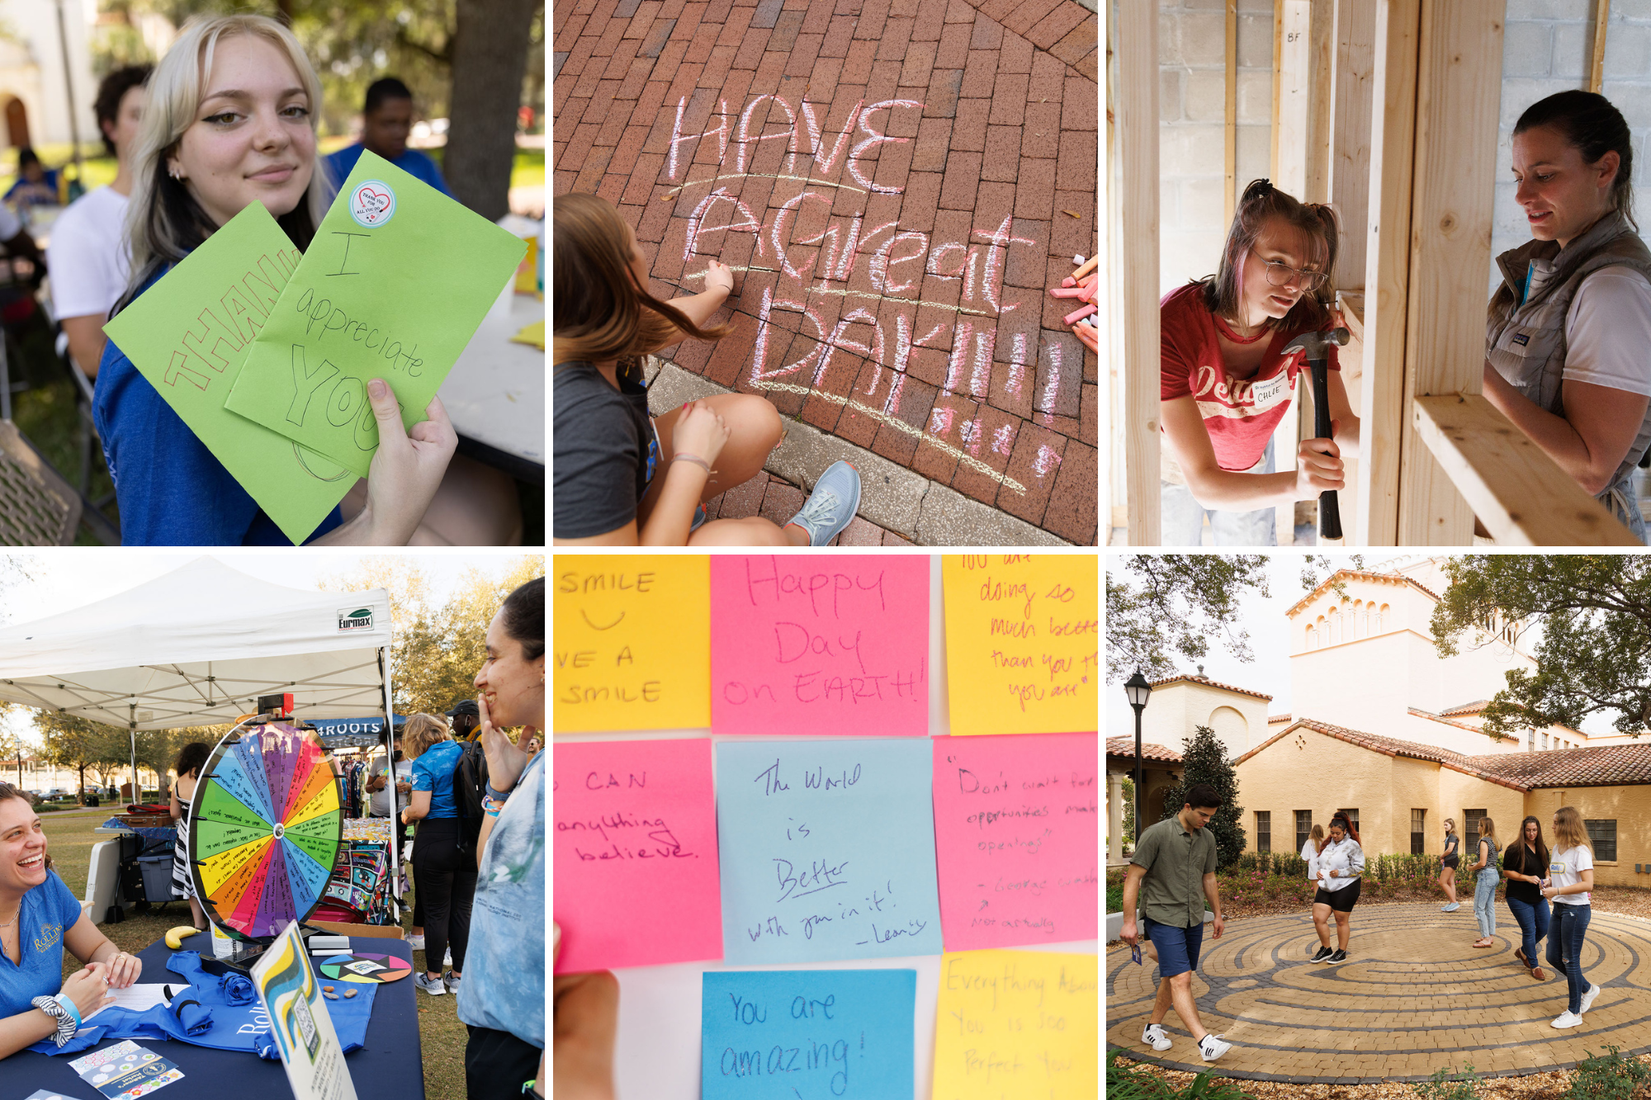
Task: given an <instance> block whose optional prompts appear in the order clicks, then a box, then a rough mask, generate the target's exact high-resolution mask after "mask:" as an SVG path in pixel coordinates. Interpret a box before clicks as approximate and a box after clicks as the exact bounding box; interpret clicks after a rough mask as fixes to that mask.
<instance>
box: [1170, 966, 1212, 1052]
mask: <svg viewBox="0 0 1651 1100" xmlns="http://www.w3.org/2000/svg"><path fill="white" fill-rule="evenodd" d="M1169 994H1170V998H1171V1000H1173V1001H1174V1003H1175V1014H1176V1015H1177V1016H1179V1017H1181V1022H1182V1023H1184V1024H1186V1025H1187V1030H1188V1031H1190V1032H1192V1041H1193V1042H1195V1043H1198V1042H1202V1041H1203V1039H1204V1036H1206V1035H1208V1034H1209V1032H1207V1031H1205V1030H1204V1025H1203V1024H1202V1023H1201V1022H1199V1019H1198V1006H1197V1005H1196V1004H1194V1003H1193V1000H1192V971H1190V970H1187V971H1183V972H1182V973H1180V974H1177V975H1175V977H1173V978H1171V979H1170V980H1169Z"/></svg>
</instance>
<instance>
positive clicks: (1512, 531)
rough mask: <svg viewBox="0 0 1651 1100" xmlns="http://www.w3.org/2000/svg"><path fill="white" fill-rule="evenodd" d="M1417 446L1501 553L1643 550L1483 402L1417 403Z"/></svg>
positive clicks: (1467, 397) (1463, 398) (1471, 398)
mask: <svg viewBox="0 0 1651 1100" xmlns="http://www.w3.org/2000/svg"><path fill="white" fill-rule="evenodd" d="M1412 410H1413V416H1412V420H1413V422H1414V423H1415V426H1416V434H1417V437H1418V439H1420V441H1421V442H1422V443H1423V444H1424V445H1426V446H1427V448H1428V449H1429V451H1430V452H1431V453H1432V456H1433V458H1434V460H1435V461H1437V462H1438V464H1439V466H1440V467H1441V469H1443V470H1444V471H1445V473H1446V474H1447V475H1448V476H1449V478H1450V480H1451V482H1452V484H1453V485H1454V486H1455V488H1456V489H1457V490H1459V491H1460V492H1461V493H1462V495H1463V497H1464V498H1465V499H1466V500H1467V502H1468V504H1469V505H1471V506H1472V508H1473V512H1474V514H1475V515H1477V516H1478V517H1479V520H1480V522H1481V523H1483V524H1484V525H1485V529H1486V530H1487V531H1489V532H1490V533H1491V536H1492V537H1493V538H1495V539H1496V542H1497V545H1499V546H1636V547H1637V546H1639V545H1640V543H1639V540H1637V539H1635V538H1634V536H1633V535H1631V534H1629V533H1628V529H1627V528H1626V527H1624V526H1623V525H1622V524H1621V523H1619V522H1618V521H1617V520H1616V519H1615V518H1614V517H1612V515H1611V514H1610V513H1609V512H1607V511H1606V510H1605V509H1604V508H1603V507H1602V506H1601V505H1600V503H1599V502H1598V501H1596V500H1595V499H1594V498H1593V497H1591V496H1589V495H1588V494H1587V492H1585V491H1584V490H1583V488H1582V486H1580V485H1578V484H1577V483H1576V480H1575V479H1574V478H1572V477H1571V475H1570V474H1567V473H1566V472H1565V471H1564V470H1562V469H1560V467H1559V464H1558V463H1557V462H1555V461H1554V460H1553V459H1552V458H1550V457H1549V456H1548V454H1547V453H1546V452H1545V451H1543V450H1542V448H1541V447H1538V446H1537V445H1536V444H1535V443H1534V442H1532V440H1531V438H1530V437H1529V436H1527V435H1526V434H1525V433H1524V432H1522V431H1520V430H1519V429H1518V428H1517V427H1515V426H1514V424H1513V422H1512V421H1510V420H1509V419H1508V418H1507V417H1505V416H1503V415H1502V414H1501V412H1499V411H1498V410H1497V409H1496V407H1495V406H1493V405H1492V404H1491V403H1490V401H1489V400H1487V399H1486V398H1484V397H1483V396H1481V395H1479V394H1463V395H1460V396H1444V397H1418V398H1416V400H1415V401H1414V402H1413V403H1412Z"/></svg>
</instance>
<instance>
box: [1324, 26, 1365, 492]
mask: <svg viewBox="0 0 1651 1100" xmlns="http://www.w3.org/2000/svg"><path fill="white" fill-rule="evenodd" d="M1334 23H1335V27H1334V35H1335V55H1334V57H1333V59H1332V62H1331V68H1332V70H1333V76H1332V80H1331V86H1332V88H1333V89H1334V93H1335V96H1334V98H1335V118H1334V121H1333V123H1332V128H1331V136H1330V185H1329V194H1330V200H1329V201H1330V203H1331V205H1333V206H1334V207H1335V210H1336V216H1337V217H1338V218H1339V219H1340V220H1341V250H1340V253H1339V254H1338V256H1337V257H1336V270H1335V272H1334V277H1333V280H1332V283H1333V285H1334V286H1336V287H1337V288H1339V289H1342V290H1359V289H1362V288H1363V287H1364V276H1365V257H1366V255H1367V254H1368V253H1367V238H1368V237H1369V234H1370V143H1371V119H1372V114H1373V109H1374V106H1375V103H1374V100H1373V98H1372V97H1373V95H1374V92H1375V79H1376V5H1375V4H1372V3H1371V2H1370V0H1335V20H1334ZM1346 518H1347V517H1346V513H1343V520H1344V522H1345V520H1346Z"/></svg>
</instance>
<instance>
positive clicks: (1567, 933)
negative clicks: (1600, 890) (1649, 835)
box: [1542, 806, 1599, 1028]
mask: <svg viewBox="0 0 1651 1100" xmlns="http://www.w3.org/2000/svg"><path fill="white" fill-rule="evenodd" d="M1548 858H1549V862H1548V881H1547V883H1546V884H1545V885H1544V886H1543V888H1542V896H1543V897H1545V898H1547V899H1548V900H1549V901H1551V902H1553V906H1554V913H1553V921H1552V923H1551V924H1550V925H1549V928H1548V965H1549V966H1552V967H1553V968H1554V969H1556V970H1560V969H1562V970H1564V971H1565V985H1566V988H1567V990H1568V991H1569V994H1570V998H1569V1000H1567V1001H1566V1004H1565V1011H1564V1012H1562V1013H1560V1015H1559V1018H1558V1019H1556V1020H1555V1021H1554V1023H1553V1026H1554V1027H1558V1028H1567V1027H1576V1026H1577V1025H1578V1024H1580V1023H1581V1022H1582V1015H1583V1013H1585V1012H1587V1011H1588V1009H1589V1008H1590V1007H1592V1006H1593V1003H1594V998H1595V997H1598V996H1599V986H1597V985H1594V984H1593V983H1592V982H1590V981H1588V979H1586V978H1584V977H1583V976H1582V945H1583V943H1584V941H1585V940H1586V939H1587V937H1588V922H1589V920H1590V919H1592V917H1593V912H1594V910H1593V906H1592V905H1591V904H1590V898H1591V897H1592V895H1591V894H1590V893H1589V891H1591V890H1592V889H1593V888H1594V852H1593V849H1592V848H1591V847H1589V845H1588V834H1587V832H1586V831H1585V830H1584V829H1583V827H1582V815H1581V814H1580V813H1578V812H1577V808H1576V807H1575V806H1561V807H1560V808H1559V809H1557V810H1555V811H1554V849H1553V852H1552V853H1551V854H1550V855H1549V857H1548Z"/></svg>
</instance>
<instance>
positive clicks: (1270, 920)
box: [1106, 895, 1651, 1084]
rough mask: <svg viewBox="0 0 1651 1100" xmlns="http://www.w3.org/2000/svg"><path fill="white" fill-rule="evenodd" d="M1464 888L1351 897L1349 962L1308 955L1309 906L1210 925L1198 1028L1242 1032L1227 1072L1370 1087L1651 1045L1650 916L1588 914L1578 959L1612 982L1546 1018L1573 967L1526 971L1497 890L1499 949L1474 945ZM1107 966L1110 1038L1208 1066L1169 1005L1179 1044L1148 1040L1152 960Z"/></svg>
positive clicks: (1148, 1056) (1112, 1043) (1562, 1063)
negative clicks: (1456, 896)
mask: <svg viewBox="0 0 1651 1100" xmlns="http://www.w3.org/2000/svg"><path fill="white" fill-rule="evenodd" d="M1464 897H1466V898H1468V899H1469V900H1468V901H1467V902H1464V904H1463V906H1462V908H1461V909H1460V910H1458V911H1457V912H1455V913H1441V912H1439V908H1438V906H1437V905H1432V904H1427V905H1399V904H1387V905H1379V906H1370V907H1366V908H1357V907H1356V908H1355V909H1354V910H1353V939H1352V943H1351V945H1350V947H1349V949H1348V955H1349V959H1348V961H1347V962H1346V963H1343V964H1342V965H1340V966H1314V965H1312V964H1311V963H1309V962H1308V961H1307V959H1308V955H1309V952H1310V951H1316V950H1317V949H1318V936H1317V935H1316V933H1315V932H1314V931H1313V924H1312V919H1311V918H1310V917H1309V916H1308V915H1307V914H1305V913H1303V914H1302V915H1300V916H1290V917H1257V918H1251V919H1246V920H1242V921H1237V922H1234V923H1233V924H1231V925H1228V927H1227V934H1226V935H1224V936H1223V937H1222V938H1221V939H1220V940H1219V941H1216V940H1213V939H1211V938H1210V933H1209V932H1208V931H1207V930H1206V932H1205V939H1204V957H1203V959H1202V960H1201V962H1200V965H1199V973H1198V974H1197V975H1196V976H1195V978H1194V979H1193V991H1194V994H1195V996H1196V997H1197V999H1198V1013H1199V1016H1200V1017H1201V1018H1202V1020H1203V1023H1204V1026H1205V1027H1206V1028H1208V1029H1209V1030H1211V1031H1213V1032H1215V1033H1216V1034H1221V1035H1225V1037H1226V1039H1227V1041H1228V1042H1231V1043H1232V1044H1233V1049H1232V1051H1231V1052H1230V1053H1228V1054H1227V1055H1226V1056H1225V1057H1224V1058H1222V1059H1221V1060H1220V1061H1219V1062H1218V1063H1216V1065H1217V1066H1218V1067H1219V1069H1220V1072H1221V1073H1222V1074H1224V1075H1227V1076H1231V1077H1240V1078H1251V1079H1256V1080H1262V1081H1285V1082H1292V1083H1300V1084H1308V1083H1334V1084H1361V1083H1364V1084H1370V1083H1378V1082H1380V1081H1382V1080H1401V1081H1420V1080H1425V1079H1426V1078H1428V1077H1429V1076H1431V1075H1432V1074H1433V1073H1434V1072H1435V1071H1436V1070H1439V1069H1444V1068H1447V1067H1448V1068H1451V1069H1458V1070H1459V1069H1461V1068H1462V1067H1464V1066H1467V1065H1471V1066H1473V1068H1474V1071H1475V1073H1476V1074H1479V1075H1483V1076H1487V1077H1494V1076H1505V1075H1515V1074H1525V1073H1538V1072H1542V1071H1545V1070H1553V1069H1569V1068H1571V1067H1573V1066H1574V1065H1575V1064H1576V1063H1577V1062H1579V1061H1581V1060H1582V1059H1584V1058H1587V1057H1589V1056H1590V1054H1600V1053H1603V1052H1604V1050H1605V1047H1606V1046H1607V1045H1608V1044H1609V1045H1614V1046H1617V1047H1620V1048H1621V1049H1622V1051H1623V1053H1624V1054H1643V1053H1646V1052H1648V1051H1651V923H1648V922H1646V921H1642V920H1637V919H1635V918H1632V917H1625V916H1614V915H1612V914H1610V913H1601V912H1595V913H1594V916H1593V921H1592V924H1591V925H1590V926H1589V929H1588V942H1587V946H1586V948H1585V949H1584V952H1583V960H1582V965H1583V970H1584V973H1585V974H1586V975H1587V977H1588V978H1589V979H1590V980H1591V981H1592V982H1593V983H1594V984H1595V985H1598V986H1600V987H1602V990H1603V992H1601V993H1600V995H1599V999H1598V1000H1597V1001H1595V1003H1594V1005H1593V1008H1592V1010H1591V1011H1590V1012H1589V1013H1588V1014H1587V1015H1586V1016H1585V1017H1584V1018H1583V1023H1582V1024H1581V1026H1579V1027H1575V1028H1572V1029H1570V1030H1567V1031H1558V1030H1555V1029H1554V1028H1552V1027H1550V1026H1549V1025H1550V1024H1551V1023H1552V1021H1553V1019H1554V1017H1556V1016H1558V1015H1559V1014H1560V1013H1561V1012H1563V1011H1564V1010H1565V978H1564V975H1563V974H1559V975H1556V974H1554V973H1553V971H1552V970H1551V969H1549V968H1547V965H1546V963H1544V972H1545V973H1547V975H1548V979H1547V981H1544V982H1536V981H1532V980H1531V978H1530V976H1529V973H1528V971H1526V970H1525V968H1524V967H1523V966H1521V965H1520V964H1519V962H1518V961H1517V960H1515V959H1514V957H1513V954H1512V952H1513V949H1514V948H1515V947H1518V946H1519V939H1518V936H1519V926H1518V925H1517V924H1516V923H1515V922H1514V920H1513V915H1512V913H1511V912H1509V910H1508V908H1507V906H1506V904H1505V903H1502V902H1498V904H1497V909H1498V912H1497V920H1496V928H1497V932H1496V939H1497V944H1496V946H1495V947H1493V948H1489V949H1486V950H1481V951H1476V950H1474V949H1473V948H1471V947H1470V946H1469V944H1471V943H1472V942H1473V940H1474V939H1476V938H1477V936H1478V926H1477V924H1476V923H1475V921H1474V919H1473V913H1472V911H1471V909H1472V906H1471V895H1464ZM1543 946H1544V947H1545V945H1543ZM1539 949H1540V948H1539ZM1106 963H1107V987H1106V996H1107V1000H1106V1018H1107V1024H1108V1027H1107V1046H1108V1049H1111V1048H1113V1047H1119V1048H1122V1049H1123V1050H1125V1051H1126V1052H1127V1053H1128V1054H1129V1056H1130V1057H1131V1058H1134V1059H1137V1060H1139V1061H1143V1062H1152V1063H1155V1064H1158V1065H1162V1066H1165V1067H1167V1068H1170V1069H1178V1070H1189V1071H1192V1072H1195V1073H1197V1072H1202V1071H1203V1070H1206V1069H1209V1068H1211V1067H1210V1066H1209V1065H1207V1064H1206V1063H1205V1062H1204V1061H1203V1059H1201V1058H1200V1057H1199V1056H1198V1051H1197V1048H1196V1047H1195V1046H1194V1045H1193V1042H1192V1037H1191V1035H1190V1034H1189V1033H1188V1032H1187V1031H1186V1030H1185V1029H1184V1028H1183V1027H1181V1025H1180V1019H1179V1018H1178V1017H1177V1016H1176V1015H1175V1013H1174V1012H1173V1011H1171V1012H1170V1014H1169V1017H1168V1018H1167V1019H1166V1021H1165V1030H1166V1031H1167V1032H1169V1034H1170V1036H1171V1038H1173V1039H1174V1040H1175V1045H1174V1046H1173V1047H1171V1048H1170V1049H1169V1050H1167V1051H1165V1052H1164V1053H1163V1054H1161V1055H1159V1054H1155V1053H1154V1052H1153V1051H1152V1049H1151V1048H1150V1047H1147V1046H1146V1045H1144V1044H1143V1043H1142V1042H1141V1029H1142V1027H1143V1026H1144V1025H1145V1023H1146V1020H1147V1016H1148V1014H1149V1013H1150V1012H1151V1006H1152V998H1153V997H1154V996H1155V995H1156V993H1157V983H1158V972H1157V968H1156V967H1155V966H1153V965H1152V963H1151V960H1150V959H1149V960H1147V961H1146V962H1145V963H1143V964H1142V965H1141V966H1136V965H1135V964H1134V963H1132V962H1131V961H1130V954H1129V948H1128V947H1116V948H1113V949H1111V950H1109V951H1108V952H1107V958H1106Z"/></svg>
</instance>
